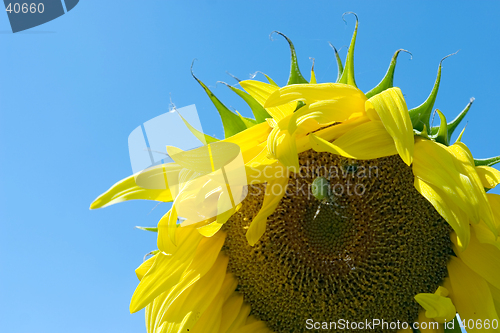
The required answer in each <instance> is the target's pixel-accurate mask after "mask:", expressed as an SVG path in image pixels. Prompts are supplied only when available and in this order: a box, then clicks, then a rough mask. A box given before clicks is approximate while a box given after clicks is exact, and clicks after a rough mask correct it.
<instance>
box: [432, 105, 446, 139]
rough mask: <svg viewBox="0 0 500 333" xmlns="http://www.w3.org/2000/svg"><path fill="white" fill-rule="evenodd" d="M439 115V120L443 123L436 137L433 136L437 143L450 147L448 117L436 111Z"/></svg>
mask: <svg viewBox="0 0 500 333" xmlns="http://www.w3.org/2000/svg"><path fill="white" fill-rule="evenodd" d="M436 112H437V114H438V115H439V119H440V121H441V123H440V124H439V129H438V132H437V133H436V135H435V136H431V138H433V139H434V140H435V141H436V142H439V143H442V144H443V145H447V146H448V145H449V136H448V123H447V122H446V117H445V116H444V114H443V113H442V112H441V111H439V110H438V109H436Z"/></svg>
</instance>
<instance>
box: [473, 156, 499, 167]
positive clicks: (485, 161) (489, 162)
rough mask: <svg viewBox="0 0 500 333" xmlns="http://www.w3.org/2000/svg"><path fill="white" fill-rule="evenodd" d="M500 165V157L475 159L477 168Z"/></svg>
mask: <svg viewBox="0 0 500 333" xmlns="http://www.w3.org/2000/svg"><path fill="white" fill-rule="evenodd" d="M497 163H500V156H495V157H490V158H475V159H474V164H475V165H476V166H493V165H495V164H497Z"/></svg>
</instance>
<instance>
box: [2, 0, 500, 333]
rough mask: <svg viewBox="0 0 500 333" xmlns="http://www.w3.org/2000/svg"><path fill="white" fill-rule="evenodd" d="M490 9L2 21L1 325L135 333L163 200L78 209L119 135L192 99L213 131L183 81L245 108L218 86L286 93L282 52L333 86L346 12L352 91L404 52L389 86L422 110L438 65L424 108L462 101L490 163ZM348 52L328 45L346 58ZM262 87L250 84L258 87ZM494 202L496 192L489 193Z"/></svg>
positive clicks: (120, 8)
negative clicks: (137, 303)
mask: <svg viewBox="0 0 500 333" xmlns="http://www.w3.org/2000/svg"><path fill="white" fill-rule="evenodd" d="M499 10H500V2H493V1H491V2H483V3H473V2H469V1H467V2H466V1H463V2H461V1H453V2H452V1H440V2H431V1H428V2H422V1H418V2H417V1H413V2H409V1H404V2H403V1H386V2H384V3H383V4H380V2H379V1H356V2H352V1H351V2H350V3H348V2H343V1H326V2H315V1H308V2H305V1H302V2H298V1H270V2H267V1H266V2H264V1H251V2H250V1H245V2H243V1H241V2H239V1H198V2H194V1H177V2H173V1H97V0H82V1H80V3H79V4H78V5H77V6H76V7H75V8H74V9H73V10H72V11H71V12H69V13H68V14H66V15H63V16H61V17H60V18H58V19H56V20H54V21H51V22H49V23H47V24H44V25H42V26H39V27H35V28H33V29H31V30H28V31H26V32H21V33H17V34H12V33H10V32H9V31H10V26H9V23H8V19H7V14H6V13H0V45H1V47H0V126H1V130H0V154H1V156H2V157H1V159H0V171H1V174H2V175H3V176H2V177H0V189H1V190H0V223H1V229H0V230H1V233H0V253H1V257H0V267H2V268H1V269H2V274H1V275H0V330H1V331H2V332H9V333H10V332H12V333H17V332H37V333H42V332H51V333H56V332H72V333H78V332H86V333H87V332H93V333H98V332H103V333H104V332H105V333H110V332H121V333H126V332H145V328H144V318H143V312H142V311H141V313H139V314H134V315H131V314H129V312H128V306H129V300H130V297H131V295H132V293H133V291H134V289H135V287H136V285H137V282H138V281H137V279H136V277H135V274H134V269H135V268H136V267H137V266H138V265H139V264H140V263H141V262H142V257H143V256H144V254H146V253H147V252H149V251H151V250H154V249H155V246H156V241H155V236H156V235H155V234H153V233H148V232H145V231H139V230H137V229H134V226H136V225H145V226H154V225H156V222H157V221H158V219H159V218H160V217H161V216H162V215H163V214H164V213H165V212H166V211H167V210H168V208H169V206H168V205H167V204H159V205H157V204H156V203H154V202H128V203H123V204H119V205H115V206H112V207H109V208H104V209H101V210H97V211H90V210H89V208H88V207H89V205H90V203H91V202H92V201H93V200H94V199H95V198H96V197H97V196H98V195H99V194H101V193H102V192H104V191H105V190H106V189H108V188H109V186H111V185H112V184H113V183H115V182H116V181H118V180H120V179H122V178H124V177H126V176H128V175H129V174H130V173H131V166H130V160H129V156H128V146H127V137H128V135H129V134H130V132H131V131H132V130H133V129H134V128H136V127H137V126H139V125H140V124H142V123H144V122H145V121H147V120H149V119H152V118H154V117H156V116H158V115H160V114H162V113H165V112H167V111H168V107H169V103H170V98H171V99H172V101H173V102H174V103H175V104H176V105H177V106H178V107H182V106H186V105H190V104H196V107H197V109H198V112H199V114H200V118H201V123H202V125H203V128H204V129H205V131H206V132H207V133H208V134H210V135H214V136H216V137H219V138H221V137H222V136H223V131H222V126H221V122H220V120H219V119H218V116H217V112H216V110H215V108H214V107H213V106H212V104H211V103H210V101H209V100H208V98H207V96H206V95H205V93H204V92H203V90H202V89H201V88H200V87H199V85H198V84H197V83H196V82H195V81H194V80H193V79H192V77H191V76H190V72H189V68H190V65H191V62H192V60H193V59H194V58H197V59H198V61H197V62H196V63H195V65H194V71H195V73H196V74H197V76H198V77H199V78H200V79H201V80H203V81H204V82H205V83H206V84H207V85H208V86H210V87H211V88H213V92H214V93H215V94H216V95H217V96H218V97H219V98H220V99H221V100H223V101H224V102H225V103H226V105H228V106H229V107H231V108H235V109H237V110H238V111H240V112H241V113H243V114H244V115H250V111H249V110H248V109H247V108H246V107H245V105H244V104H243V103H242V102H241V101H240V100H239V99H238V98H237V97H236V96H235V95H234V94H233V93H232V92H231V91H229V89H227V87H225V86H223V85H221V84H218V85H216V82H217V81H219V80H222V81H226V82H228V83H231V84H234V83H235V81H234V80H233V79H232V78H231V77H230V76H228V75H227V74H226V71H228V72H230V73H232V74H234V75H236V76H237V77H239V78H241V79H245V78H249V75H250V74H251V73H254V72H256V71H262V72H265V73H266V74H268V75H270V76H271V77H272V78H273V79H274V80H275V81H276V82H277V83H278V84H280V85H284V84H285V83H286V80H287V77H288V70H289V50H288V47H287V44H286V42H285V41H284V40H283V39H282V38H280V37H279V36H275V37H274V38H273V39H274V41H271V40H270V39H269V34H270V33H271V32H272V31H274V30H279V31H281V32H283V33H285V34H287V35H288V37H290V38H291V39H292V40H293V42H294V43H295V46H296V48H297V53H298V57H299V64H300V67H301V69H302V72H303V74H304V76H306V77H307V78H309V71H310V66H311V61H310V59H309V57H313V58H315V59H316V66H315V69H316V76H317V79H318V81H319V82H327V81H332V80H333V81H334V80H335V78H336V76H337V72H336V65H335V62H334V53H333V51H332V50H331V49H330V47H329V46H328V42H329V41H330V42H332V43H333V44H334V45H335V46H337V47H338V48H340V47H342V46H344V45H347V44H348V43H349V41H350V37H351V34H352V31H353V28H354V17H352V16H347V17H346V21H347V24H346V23H344V22H343V21H342V13H344V12H346V11H354V12H356V13H357V14H358V15H359V18H360V24H359V33H358V41H357V46H356V56H355V59H356V80H357V83H358V87H359V88H360V89H362V90H363V91H367V90H369V89H371V88H372V87H373V86H374V85H376V84H377V83H378V82H379V80H380V79H381V78H382V76H383V75H384V73H385V71H386V69H387V66H388V64H389V61H390V58H391V56H392V55H393V53H394V52H395V51H396V50H397V49H399V48H403V49H406V50H409V51H411V52H412V53H413V60H410V57H409V56H408V55H407V54H401V55H400V59H399V62H398V67H397V69H396V78H395V85H397V86H399V87H401V89H402V90H403V93H404V94H405V98H406V101H407V104H408V106H409V107H414V106H416V105H418V104H420V103H421V102H422V101H423V100H424V99H425V98H426V96H427V95H428V93H429V92H430V90H431V88H432V84H433V82H434V79H435V76H436V71H437V66H438V63H439V61H440V60H441V58H442V57H444V56H446V55H448V54H450V53H453V52H455V51H457V50H461V51H460V52H459V53H458V54H457V55H455V56H453V57H451V58H449V59H447V60H445V62H444V64H443V78H442V84H441V90H440V93H439V96H438V98H437V101H436V105H435V107H437V108H439V109H440V110H441V111H443V112H444V113H445V115H446V116H447V117H448V118H449V119H452V118H454V117H455V115H456V114H457V113H458V112H459V111H460V110H462V109H463V108H464V107H465V105H466V104H467V102H468V101H469V98H470V97H475V98H476V102H475V103H474V105H473V107H472V109H471V112H470V114H469V116H468V117H467V121H469V123H468V127H467V131H466V132H465V135H464V139H463V141H464V142H465V143H466V144H467V145H468V146H469V148H470V149H471V150H472V152H473V153H474V155H475V156H476V157H490V156H493V155H498V154H500V145H499V144H498V142H499V140H500V135H499V133H498V130H497V126H498V123H499V121H500V112H499V111H498V103H496V98H497V94H498V91H499V90H500V84H499V81H498V77H500V66H499V64H498V59H497V58H498V54H499V53H500V47H499V44H498V31H500V21H498V19H497V15H498V13H499ZM345 54H346V49H345V48H343V49H342V50H341V55H342V57H344V56H345ZM260 78H261V77H260ZM493 193H500V192H499V191H498V190H494V191H493Z"/></svg>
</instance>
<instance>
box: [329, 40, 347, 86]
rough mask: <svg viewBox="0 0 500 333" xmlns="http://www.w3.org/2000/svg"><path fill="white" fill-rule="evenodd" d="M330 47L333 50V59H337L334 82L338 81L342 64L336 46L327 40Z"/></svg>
mask: <svg viewBox="0 0 500 333" xmlns="http://www.w3.org/2000/svg"><path fill="white" fill-rule="evenodd" d="M328 44H330V46H331V47H332V49H333V50H334V51H335V59H337V69H338V74H337V80H336V81H335V82H336V83H339V82H340V78H341V77H342V73H343V72H344V65H343V64H342V59H340V55H339V52H338V51H337V48H336V47H335V46H333V44H332V43H330V42H328Z"/></svg>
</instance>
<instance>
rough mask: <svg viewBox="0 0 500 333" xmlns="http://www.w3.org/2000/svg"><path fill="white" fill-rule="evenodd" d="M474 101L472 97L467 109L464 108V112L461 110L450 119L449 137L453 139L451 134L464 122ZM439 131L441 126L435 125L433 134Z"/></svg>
mask: <svg viewBox="0 0 500 333" xmlns="http://www.w3.org/2000/svg"><path fill="white" fill-rule="evenodd" d="M472 103H474V98H471V99H470V102H469V103H468V104H467V106H466V107H465V109H463V110H462V112H460V114H459V115H458V116H457V117H456V118H455V119H453V120H452V121H450V122H449V123H448V139H451V136H452V135H453V133H454V132H455V130H456V129H457V127H458V125H460V123H461V122H462V120H463V119H464V117H465V116H466V115H467V112H469V109H470V107H471V106H472ZM438 131H439V127H437V126H434V127H433V128H432V129H431V134H432V135H435V134H436V133H437V132H438Z"/></svg>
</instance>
